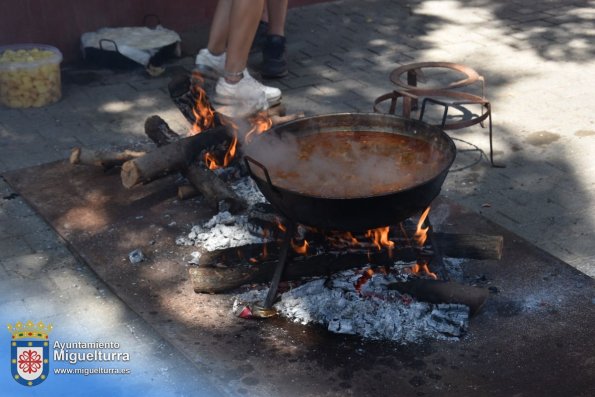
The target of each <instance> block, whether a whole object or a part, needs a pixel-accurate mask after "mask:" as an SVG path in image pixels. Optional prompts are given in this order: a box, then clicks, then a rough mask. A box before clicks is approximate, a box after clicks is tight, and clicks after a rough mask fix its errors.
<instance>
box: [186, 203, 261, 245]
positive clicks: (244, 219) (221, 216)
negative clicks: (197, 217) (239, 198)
mask: <svg viewBox="0 0 595 397" xmlns="http://www.w3.org/2000/svg"><path fill="white" fill-rule="evenodd" d="M248 226H249V225H248V216H247V215H232V214H230V213H229V212H227V211H224V212H220V213H218V214H217V215H215V216H214V217H212V218H211V219H210V220H209V221H207V222H205V223H204V224H202V225H195V226H193V227H192V229H191V231H190V233H188V235H187V236H182V237H178V238H177V239H176V244H178V245H193V246H201V247H203V248H204V249H206V250H208V251H214V250H217V249H224V248H231V247H240V246H243V245H248V244H256V243H262V242H263V241H264V240H263V239H262V238H260V237H257V236H255V235H253V234H252V233H250V230H249V227H248Z"/></svg>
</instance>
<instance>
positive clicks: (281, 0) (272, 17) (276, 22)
mask: <svg viewBox="0 0 595 397" xmlns="http://www.w3.org/2000/svg"><path fill="white" fill-rule="evenodd" d="M287 2H288V0H267V9H268V22H269V32H268V33H269V34H276V35H278V36H285V18H286V16H287Z"/></svg>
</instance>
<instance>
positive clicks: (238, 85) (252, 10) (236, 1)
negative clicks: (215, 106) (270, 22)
mask: <svg viewBox="0 0 595 397" xmlns="http://www.w3.org/2000/svg"><path fill="white" fill-rule="evenodd" d="M263 6H264V0H232V6H231V12H230V15H229V21H228V26H230V30H229V36H228V40H227V50H226V60H225V68H224V72H223V78H221V79H219V81H218V82H217V86H216V87H215V91H216V93H217V96H218V101H219V102H220V103H224V104H232V103H233V104H236V105H243V107H244V108H246V107H247V108H250V109H251V110H250V111H253V110H262V109H265V108H266V107H267V106H272V105H274V104H277V103H278V102H279V101H280V100H281V90H279V89H278V88H275V87H267V86H264V85H262V84H261V83H259V82H258V81H256V80H255V79H254V78H253V77H252V76H250V74H249V73H248V69H247V68H246V64H247V63H248V55H249V53H250V46H251V44H252V38H253V37H254V34H255V33H256V28H257V26H258V21H259V20H260V17H261V15H262V9H263Z"/></svg>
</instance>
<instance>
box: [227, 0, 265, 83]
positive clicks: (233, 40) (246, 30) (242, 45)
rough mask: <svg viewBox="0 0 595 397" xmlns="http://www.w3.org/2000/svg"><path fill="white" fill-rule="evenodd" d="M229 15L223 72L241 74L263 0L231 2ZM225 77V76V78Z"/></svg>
mask: <svg viewBox="0 0 595 397" xmlns="http://www.w3.org/2000/svg"><path fill="white" fill-rule="evenodd" d="M232 1H233V5H232V7H231V12H230V15H229V22H228V24H229V26H230V27H231V29H230V31H229V37H228V41H227V60H226V62H225V72H226V73H227V74H229V75H231V74H233V73H241V72H242V71H243V70H244V69H245V68H246V64H247V62H248V55H249V53H250V46H251V45H252V38H253V37H254V34H255V33H256V28H257V27H258V22H259V21H260V16H261V15H262V8H263V6H264V0H232ZM226 77H227V76H226Z"/></svg>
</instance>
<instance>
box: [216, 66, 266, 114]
mask: <svg viewBox="0 0 595 397" xmlns="http://www.w3.org/2000/svg"><path fill="white" fill-rule="evenodd" d="M254 81H255V80H251V79H247V78H246V77H245V76H244V78H243V79H241V80H240V81H238V82H237V83H236V84H230V83H228V82H227V81H225V79H224V78H223V77H220V78H219V80H218V81H217V85H216V86H215V97H214V98H213V102H215V103H217V104H220V105H233V108H232V109H229V110H226V111H223V110H220V109H217V111H219V112H221V113H224V114H227V115H230V113H233V115H234V116H247V115H251V114H254V113H257V112H260V111H262V110H266V109H268V108H269V103H268V101H267V98H266V95H265V92H264V91H263V90H262V89H260V87H258V85H256V84H254Z"/></svg>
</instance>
